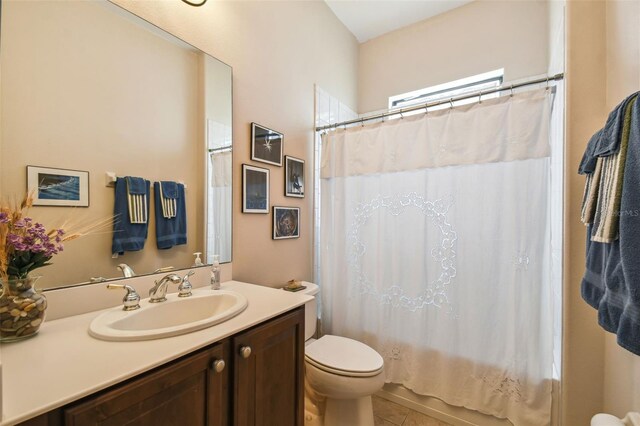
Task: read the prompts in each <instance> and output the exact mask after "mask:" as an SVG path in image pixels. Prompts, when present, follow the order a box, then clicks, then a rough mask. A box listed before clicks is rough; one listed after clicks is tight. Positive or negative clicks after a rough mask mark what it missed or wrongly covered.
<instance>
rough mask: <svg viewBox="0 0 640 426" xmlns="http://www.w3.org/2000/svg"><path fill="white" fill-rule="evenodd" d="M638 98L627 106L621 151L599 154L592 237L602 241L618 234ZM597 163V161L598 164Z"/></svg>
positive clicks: (604, 241) (612, 238)
mask: <svg viewBox="0 0 640 426" xmlns="http://www.w3.org/2000/svg"><path fill="white" fill-rule="evenodd" d="M635 99H636V97H633V98H632V99H631V101H630V102H629V103H627V105H626V106H625V108H624V118H623V125H622V134H621V142H620V146H619V149H618V152H616V153H615V154H612V155H610V156H608V157H604V158H598V162H599V163H600V162H601V163H602V165H601V178H600V187H599V188H598V204H597V206H596V210H595V217H594V220H593V230H592V233H591V240H593V241H597V242H599V243H610V242H612V241H614V240H616V239H617V238H618V227H619V222H620V201H621V200H620V199H621V197H622V183H623V176H624V168H625V163H626V160H627V147H628V145H629V131H630V123H631V112H632V109H633V108H632V107H633V105H634V103H635ZM597 167H598V165H597V164H596V168H597ZM594 173H595V171H594Z"/></svg>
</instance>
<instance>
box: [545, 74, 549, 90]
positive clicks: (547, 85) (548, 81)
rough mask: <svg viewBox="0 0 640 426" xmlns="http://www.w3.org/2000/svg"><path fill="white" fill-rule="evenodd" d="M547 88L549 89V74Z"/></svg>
mask: <svg viewBox="0 0 640 426" xmlns="http://www.w3.org/2000/svg"><path fill="white" fill-rule="evenodd" d="M545 90H549V76H547V88H546V89H545Z"/></svg>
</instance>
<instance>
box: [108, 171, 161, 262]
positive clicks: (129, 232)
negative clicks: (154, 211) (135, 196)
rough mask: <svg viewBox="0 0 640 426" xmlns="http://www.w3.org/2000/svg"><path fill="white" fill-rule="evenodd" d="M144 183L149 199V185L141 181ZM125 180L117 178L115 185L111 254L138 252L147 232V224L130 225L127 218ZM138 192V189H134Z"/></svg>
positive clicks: (142, 245) (146, 181) (143, 193)
mask: <svg viewBox="0 0 640 426" xmlns="http://www.w3.org/2000/svg"><path fill="white" fill-rule="evenodd" d="M142 181H143V182H144V191H142V195H145V196H146V198H147V199H149V194H150V188H151V183H150V182H149V181H148V180H144V179H142ZM127 186H128V185H127V179H125V178H118V179H117V180H116V185H115V188H116V189H115V202H114V207H113V215H114V222H113V241H112V244H111V253H112V254H124V252H125V251H138V250H142V249H143V248H144V243H145V240H146V239H147V232H148V230H149V224H148V223H131V218H130V217H129V201H128V199H129V197H128V196H129V194H128V192H127ZM136 190H138V191H139V188H136ZM145 213H146V216H147V217H149V204H148V203H147V205H146V212H145Z"/></svg>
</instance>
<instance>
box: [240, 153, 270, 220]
mask: <svg viewBox="0 0 640 426" xmlns="http://www.w3.org/2000/svg"><path fill="white" fill-rule="evenodd" d="M242 213H266V214H268V213H269V169H264V168H262V167H256V166H251V165H249V164H243V165H242Z"/></svg>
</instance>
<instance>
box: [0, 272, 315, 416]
mask: <svg viewBox="0 0 640 426" xmlns="http://www.w3.org/2000/svg"><path fill="white" fill-rule="evenodd" d="M222 288H223V289H226V290H232V291H236V292H238V293H242V294H243V295H244V296H245V297H246V298H247V299H248V301H249V305H248V306H247V309H245V310H244V311H243V312H242V313H241V314H239V315H238V316H236V317H234V318H231V319H230V320H228V321H226V322H223V323H221V324H218V325H214V326H213V327H209V328H206V329H204V330H200V331H195V332H192V333H188V334H184V335H182V336H176V337H168V338H164V339H157V340H147V341H140V342H107V341H102V340H97V339H94V338H93V337H91V336H89V333H88V331H87V330H88V327H89V324H90V323H91V321H92V320H93V319H94V318H95V317H96V316H97V315H98V314H100V313H101V312H102V311H96V312H90V313H87V314H82V315H76V316H71V317H67V318H62V319H58V320H54V321H49V322H45V323H44V324H43V325H42V327H41V328H40V331H39V333H38V334H37V335H36V336H35V337H33V338H32V339H28V340H24V341H21V342H16V343H10V344H3V345H2V347H1V348H0V361H1V363H2V365H1V367H2V375H1V376H0V377H2V386H3V389H2V399H3V401H2V403H3V407H2V408H3V410H2V414H3V416H2V421H1V422H0V426H5V425H14V424H16V423H19V422H22V421H25V420H27V419H30V418H32V417H35V416H38V415H40V414H42V413H45V412H47V411H50V410H53V409H55V408H58V407H61V406H63V405H65V404H68V403H70V402H73V401H76V400H78V399H80V398H82V397H84V396H87V395H90V394H92V393H95V392H97V391H100V390H102V389H105V388H107V387H109V386H111V385H114V384H116V383H119V382H122V381H123V380H126V379H128V378H130V377H133V376H136V375H138V374H140V373H143V372H145V371H148V370H151V369H152V368H155V367H158V366H160V365H162V364H165V363H167V362H168V361H171V360H173V359H176V358H179V357H181V356H183V355H186V354H188V353H190V352H193V351H195V350H197V349H199V348H202V347H205V346H207V345H209V344H211V343H214V342H217V341H220V340H222V339H224V338H226V337H229V336H231V335H233V334H236V333H238V332H239V331H242V330H245V329H247V328H249V327H252V326H254V325H256V324H258V323H261V322H263V321H265V320H267V319H269V318H273V317H275V316H277V315H279V314H282V313H284V312H287V311H289V310H291V309H293V308H295V307H298V306H301V305H303V304H304V303H305V302H307V301H309V300H311V298H312V297H311V296H308V295H305V294H299V293H290V292H286V291H282V290H280V289H273V288H269V287H262V286H257V285H252V284H247V283H242V282H237V281H229V282H226V283H223V284H222ZM202 291H212V290H210V289H208V288H199V289H195V290H194V292H202Z"/></svg>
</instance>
